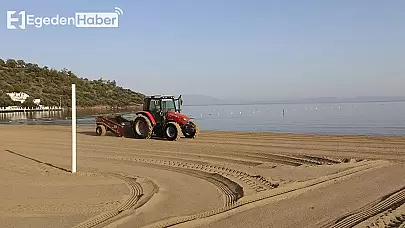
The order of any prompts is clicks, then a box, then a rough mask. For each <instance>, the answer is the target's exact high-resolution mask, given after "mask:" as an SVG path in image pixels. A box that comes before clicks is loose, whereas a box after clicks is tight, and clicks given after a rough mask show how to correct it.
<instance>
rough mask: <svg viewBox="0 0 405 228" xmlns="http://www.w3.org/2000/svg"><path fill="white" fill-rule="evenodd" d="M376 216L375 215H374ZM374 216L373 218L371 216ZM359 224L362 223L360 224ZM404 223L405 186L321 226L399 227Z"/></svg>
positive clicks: (334, 227)
mask: <svg viewBox="0 0 405 228" xmlns="http://www.w3.org/2000/svg"><path fill="white" fill-rule="evenodd" d="M375 216H377V217H375ZM373 217H374V218H373ZM359 224H362V225H361V226H360V225H359ZM404 224H405V187H403V188H401V189H399V190H397V191H395V192H394V193H391V194H389V195H386V196H385V197H382V198H381V199H380V200H377V201H376V202H373V203H371V204H369V205H367V206H365V207H363V208H360V209H358V210H356V211H354V212H352V213H350V214H349V215H346V216H343V217H341V218H338V219H337V220H335V221H332V222H329V223H327V224H326V225H325V226H323V227H328V228H346V227H357V226H359V227H400V226H401V225H404Z"/></svg>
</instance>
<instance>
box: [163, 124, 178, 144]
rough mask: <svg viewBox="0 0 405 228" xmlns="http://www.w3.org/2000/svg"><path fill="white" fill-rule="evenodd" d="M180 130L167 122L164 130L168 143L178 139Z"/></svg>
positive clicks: (175, 125)
mask: <svg viewBox="0 0 405 228" xmlns="http://www.w3.org/2000/svg"><path fill="white" fill-rule="evenodd" d="M180 132H181V128H180V125H179V124H178V123H176V122H169V123H167V124H166V126H165V129H164V134H165V137H166V138H167V139H168V140H170V141H177V140H178V139H179V138H180Z"/></svg>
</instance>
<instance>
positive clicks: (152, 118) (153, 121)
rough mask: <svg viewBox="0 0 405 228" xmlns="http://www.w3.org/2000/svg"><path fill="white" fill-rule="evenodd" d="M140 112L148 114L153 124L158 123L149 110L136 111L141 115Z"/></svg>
mask: <svg viewBox="0 0 405 228" xmlns="http://www.w3.org/2000/svg"><path fill="white" fill-rule="evenodd" d="M139 114H141V115H145V116H147V117H148V119H149V120H150V122H151V123H152V125H156V120H155V118H154V117H153V115H152V113H150V112H148V111H140V112H137V113H136V115H139Z"/></svg>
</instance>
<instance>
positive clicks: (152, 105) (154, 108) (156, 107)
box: [149, 100, 160, 112]
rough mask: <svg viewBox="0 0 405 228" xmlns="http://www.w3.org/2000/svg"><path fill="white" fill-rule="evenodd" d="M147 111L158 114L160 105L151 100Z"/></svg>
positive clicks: (156, 101)
mask: <svg viewBox="0 0 405 228" xmlns="http://www.w3.org/2000/svg"><path fill="white" fill-rule="evenodd" d="M149 109H150V110H151V111H152V112H159V111H160V104H159V101H158V100H151V101H150V104H149Z"/></svg>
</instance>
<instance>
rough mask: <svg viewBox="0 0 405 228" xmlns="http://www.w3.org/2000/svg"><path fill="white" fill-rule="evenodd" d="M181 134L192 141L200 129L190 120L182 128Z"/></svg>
mask: <svg viewBox="0 0 405 228" xmlns="http://www.w3.org/2000/svg"><path fill="white" fill-rule="evenodd" d="M182 132H183V135H184V137H186V138H190V139H194V138H196V137H197V135H198V133H199V132H200V128H199V127H198V125H197V124H196V123H195V122H194V121H193V120H190V121H189V122H188V123H186V124H185V125H184V126H183V129H182Z"/></svg>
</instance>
